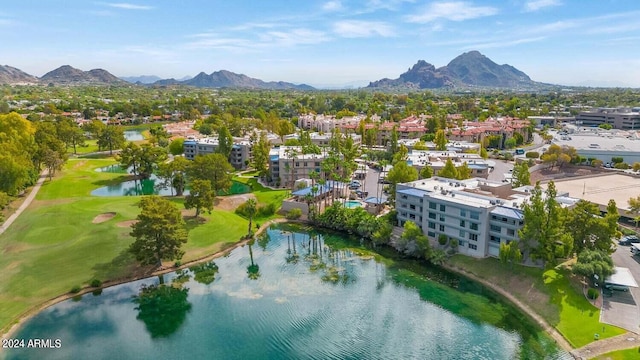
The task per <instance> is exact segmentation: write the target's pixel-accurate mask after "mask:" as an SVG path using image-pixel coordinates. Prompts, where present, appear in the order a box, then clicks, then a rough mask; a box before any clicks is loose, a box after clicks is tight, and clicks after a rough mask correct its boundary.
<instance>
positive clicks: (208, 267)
mask: <svg viewBox="0 0 640 360" xmlns="http://www.w3.org/2000/svg"><path fill="white" fill-rule="evenodd" d="M189 270H191V272H193V274H194V276H193V279H194V280H195V281H197V282H199V283H200V284H204V285H209V284H211V283H212V282H213V281H214V280H215V279H216V274H217V273H218V265H216V263H215V262H213V261H210V262H207V263H204V264H198V265H195V266H192V267H190V268H189Z"/></svg>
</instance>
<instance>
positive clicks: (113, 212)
mask: <svg viewBox="0 0 640 360" xmlns="http://www.w3.org/2000/svg"><path fill="white" fill-rule="evenodd" d="M114 163H115V161H114V160H113V159H72V160H69V161H68V162H67V164H66V165H65V168H64V169H63V171H61V172H60V173H59V174H58V176H56V177H55V178H54V179H53V181H46V182H45V184H44V185H43V186H42V188H41V189H40V192H39V193H38V196H37V197H36V200H34V202H33V203H32V204H31V206H30V207H29V208H28V209H27V210H25V211H24V212H23V213H22V215H21V216H20V217H19V218H18V219H17V220H16V222H15V223H14V224H13V225H12V226H11V227H10V228H9V229H8V230H7V231H6V232H5V233H4V234H3V235H1V236H0V250H1V251H2V257H0V273H2V274H3V275H2V276H1V277H0V309H2V311H0V332H2V333H5V332H6V331H7V330H8V329H9V328H10V327H11V325H12V324H14V323H15V322H16V321H17V320H18V319H19V318H20V317H21V316H22V315H23V314H25V313H26V312H28V311H29V310H30V309H33V308H36V307H37V306H39V305H40V304H43V303H45V302H47V301H48V300H49V299H52V298H55V297H56V296H58V295H61V294H64V293H67V292H69V291H70V289H71V288H72V287H74V286H82V285H86V284H88V283H89V282H90V281H91V280H92V279H99V280H101V281H107V280H116V279H122V278H127V277H130V276H132V275H139V274H140V272H144V271H148V269H145V268H140V267H138V266H137V265H136V263H135V261H134V259H133V258H132V257H131V255H130V254H129V253H128V251H127V249H128V247H129V245H130V243H131V242H132V240H133V239H132V238H131V237H130V236H129V231H130V229H129V225H130V221H131V220H133V219H135V217H136V216H137V214H138V213H139V209H138V207H137V203H138V200H139V197H127V196H114V197H94V196H91V195H90V193H91V191H92V190H94V189H96V188H98V187H101V186H105V185H109V184H114V183H117V182H119V181H120V180H121V179H122V177H123V175H122V174H114V173H108V172H98V171H96V170H95V169H96V168H99V167H103V166H108V165H111V164H114ZM266 190H268V189H266ZM266 190H265V189H262V191H259V192H258V193H259V194H256V195H257V196H258V198H259V199H261V200H260V201H263V202H266V201H274V202H277V201H278V199H280V196H281V195H280V193H281V192H278V191H276V192H274V193H273V194H270V192H269V191H266ZM282 197H284V193H283V192H282ZM171 200H172V201H174V202H175V203H176V204H177V205H178V207H180V208H182V203H183V199H171ZM101 214H103V215H104V214H109V216H107V217H106V218H104V219H101V220H100V221H96V220H97V219H99V218H100V217H99V215H101ZM186 221H187V226H188V228H189V230H190V231H189V239H188V242H187V244H186V245H185V246H184V250H185V256H184V258H183V262H186V261H190V260H193V259H198V258H201V257H203V256H205V255H208V254H211V253H215V252H217V251H220V250H222V249H224V248H226V247H228V246H230V245H231V244H233V243H236V242H238V241H239V240H240V238H241V237H242V236H243V235H245V234H246V232H247V226H248V221H247V220H246V219H243V218H242V217H240V216H238V215H236V214H234V213H233V212H227V211H220V210H214V211H213V212H212V213H211V214H207V213H204V214H202V215H201V216H200V217H199V219H194V218H191V217H189V216H186Z"/></svg>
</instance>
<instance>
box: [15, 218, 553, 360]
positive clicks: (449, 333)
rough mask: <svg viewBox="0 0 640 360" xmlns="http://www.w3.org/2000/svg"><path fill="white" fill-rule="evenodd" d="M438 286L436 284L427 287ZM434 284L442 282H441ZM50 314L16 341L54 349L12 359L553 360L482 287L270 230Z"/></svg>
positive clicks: (541, 338) (350, 243) (533, 333)
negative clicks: (47, 343) (51, 344)
mask: <svg viewBox="0 0 640 360" xmlns="http://www.w3.org/2000/svg"><path fill="white" fill-rule="evenodd" d="M430 279H434V280H430ZM435 280H437V281H435ZM160 281H161V280H160V279H159V278H158V277H154V278H148V279H144V280H140V281H135V282H132V283H127V284H123V285H118V286H114V287H111V288H107V289H104V290H103V291H102V292H101V293H99V294H95V295H94V294H91V293H89V294H86V295H84V296H81V297H78V298H76V299H75V300H73V299H72V300H67V301H64V302H61V303H59V304H56V305H53V306H51V307H49V308H47V309H45V310H44V311H42V312H40V313H39V314H38V315H36V316H34V317H33V318H32V319H30V320H28V321H27V322H26V323H25V324H24V326H23V327H22V328H21V329H20V330H19V331H18V333H17V334H15V335H14V338H24V339H29V338H31V339H33V338H41V339H52V340H55V339H59V340H60V341H61V347H60V348H59V349H14V350H10V351H8V352H7V353H6V354H5V355H6V356H7V358H8V359H23V358H32V359H43V358H46V359H72V358H75V359H88V358H91V359H474V360H475V359H491V360H494V359H514V358H518V357H521V358H528V359H540V358H545V357H549V358H555V357H556V356H557V354H556V351H557V350H556V348H555V346H554V345H553V343H552V342H551V340H549V338H548V337H547V336H546V335H545V334H544V333H543V332H542V331H541V330H540V329H538V328H537V327H536V326H534V325H533V324H531V322H530V321H529V320H528V318H527V317H526V316H524V315H522V314H521V313H519V312H518V311H516V310H515V309H514V308H513V307H511V306H510V305H508V304H507V303H505V302H502V301H501V300H500V299H498V298H496V297H495V295H494V294H493V293H491V292H489V291H487V290H486V289H484V288H483V287H481V286H480V285H478V284H477V283H473V282H470V281H468V280H466V279H465V278H461V277H458V276H456V275H453V274H450V273H447V272H443V271H441V270H435V269H428V268H425V267H423V266H420V265H417V263H416V262H405V261H399V260H392V259H389V258H384V257H381V256H379V255H376V254H374V253H371V252H370V251H368V250H367V249H366V248H364V247H363V246H361V245H359V243H358V242H356V241H354V240H349V239H346V238H344V237H340V236H337V235H334V234H328V233H322V232H315V231H306V230H301V229H300V228H298V227H290V226H286V225H285V226H281V227H272V228H271V229H269V230H268V231H267V232H266V234H265V235H263V236H261V237H260V238H259V239H258V240H257V241H256V242H255V244H254V245H253V246H248V245H247V246H244V247H239V248H237V249H235V250H233V251H231V252H230V253H229V254H228V255H227V256H225V257H222V258H218V259H215V260H214V261H213V262H209V263H206V264H202V265H198V266H195V267H192V268H190V269H187V270H184V271H179V272H175V273H171V274H166V275H164V276H163V277H162V281H163V283H164V284H163V285H161V284H160Z"/></svg>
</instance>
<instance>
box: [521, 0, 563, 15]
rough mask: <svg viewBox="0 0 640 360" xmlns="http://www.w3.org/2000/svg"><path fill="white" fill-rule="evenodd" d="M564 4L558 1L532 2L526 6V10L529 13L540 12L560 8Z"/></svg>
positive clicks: (540, 0)
mask: <svg viewBox="0 0 640 360" xmlns="http://www.w3.org/2000/svg"><path fill="white" fill-rule="evenodd" d="M559 5H562V3H561V2H560V1H558V0H532V1H527V3H526V4H524V10H525V11H527V12H533V11H538V10H540V9H544V8H547V7H551V6H559Z"/></svg>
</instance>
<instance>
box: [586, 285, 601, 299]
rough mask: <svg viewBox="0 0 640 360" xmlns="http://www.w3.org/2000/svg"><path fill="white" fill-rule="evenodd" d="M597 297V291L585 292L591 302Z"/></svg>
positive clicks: (591, 289) (590, 289) (598, 293)
mask: <svg viewBox="0 0 640 360" xmlns="http://www.w3.org/2000/svg"><path fill="white" fill-rule="evenodd" d="M599 295H600V292H599V291H598V290H597V289H594V288H589V290H587V297H589V299H591V300H595V299H597V298H598V296H599Z"/></svg>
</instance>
